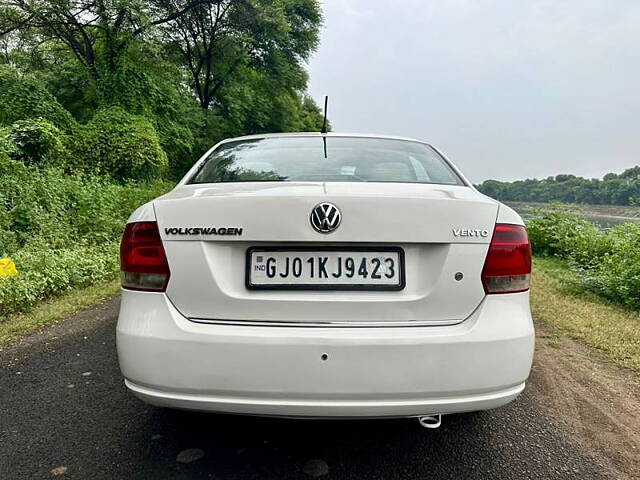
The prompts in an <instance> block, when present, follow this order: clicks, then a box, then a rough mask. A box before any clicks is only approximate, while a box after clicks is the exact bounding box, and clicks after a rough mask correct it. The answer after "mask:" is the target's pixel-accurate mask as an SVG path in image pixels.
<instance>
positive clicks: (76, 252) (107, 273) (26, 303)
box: [0, 242, 118, 320]
mask: <svg viewBox="0 0 640 480" xmlns="http://www.w3.org/2000/svg"><path fill="white" fill-rule="evenodd" d="M12 259H13V260H14V262H15V263H16V267H17V269H18V271H19V272H20V273H19V274H18V275H16V276H13V277H0V320H1V318H2V316H5V315H7V314H9V313H13V312H16V311H24V310H28V309H29V308H30V307H32V306H34V305H35V304H36V303H37V302H38V301H39V300H41V299H43V298H45V297H48V296H51V295H58V294H60V293H63V292H65V291H67V290H69V289H71V288H75V287H83V286H87V285H90V284H93V283H96V282H99V281H103V280H107V279H110V278H114V277H115V276H116V275H117V271H118V243H117V242H111V243H109V244H106V245H101V246H80V247H74V248H65V249H50V248H47V247H46V246H44V245H38V246H35V247H30V248H26V249H23V250H21V251H19V252H18V253H16V254H15V255H14V256H13V257H12Z"/></svg>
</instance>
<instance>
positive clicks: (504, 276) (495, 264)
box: [482, 223, 531, 293]
mask: <svg viewBox="0 0 640 480" xmlns="http://www.w3.org/2000/svg"><path fill="white" fill-rule="evenodd" d="M530 281H531V245H530V244H529V237H528V236H527V231H526V230H525V228H524V227H523V226H521V225H510V224H506V223H498V224H496V227H495V230H494V231H493V237H492V238H491V245H490V246H489V253H488V254H487V259H486V260H485V262H484V268H483V269H482V284H483V285H484V291H485V292H486V293H515V292H524V291H526V290H529V282H530Z"/></svg>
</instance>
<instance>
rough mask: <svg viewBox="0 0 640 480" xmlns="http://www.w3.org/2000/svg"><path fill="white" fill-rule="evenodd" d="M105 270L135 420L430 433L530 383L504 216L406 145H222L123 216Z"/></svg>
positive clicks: (511, 227)
mask: <svg viewBox="0 0 640 480" xmlns="http://www.w3.org/2000/svg"><path fill="white" fill-rule="evenodd" d="M121 270H122V288H123V290H122V304H121V308H120V317H119V320H118V326H117V344H118V356H119V360H120V367H121V369H122V373H123V375H124V377H125V383H126V386H127V387H128V388H129V389H130V390H131V391H132V392H133V393H134V394H135V395H136V396H138V397H140V398H141V399H142V400H144V401H146V402H148V403H151V404H153V405H158V406H166V407H174V408H180V409H192V410H204V411H213V412H227V413H238V414H253V415H277V416H286V417H334V418H335V417H341V418H350V417H412V416H415V417H419V418H420V417H426V418H427V419H428V422H431V423H430V424H431V425H433V424H439V419H440V415H442V414H448V413H453V412H466V411H475V410H485V409H490V408H494V407H499V406H501V405H504V404H506V403H508V402H510V401H511V400H513V399H514V398H516V396H517V395H518V394H519V393H520V392H522V390H523V389H524V387H525V381H526V379H527V377H528V375H529V371H530V369H531V362H532V357H533V348H534V329H533V324H532V321H531V313H530V309H529V281H530V274H531V249H530V245H529V240H528V237H527V233H526V230H525V228H524V226H523V222H522V219H521V218H520V217H519V216H518V215H517V214H516V213H515V212H514V211H513V210H511V209H510V208H509V207H507V206H505V205H502V204H501V203H499V202H497V201H495V200H492V199H490V198H488V197H486V196H484V195H482V194H481V193H479V192H478V191H477V190H475V189H474V187H473V186H472V185H471V183H469V181H467V180H466V179H465V178H464V176H463V175H462V174H461V173H460V172H459V171H458V170H457V169H456V168H455V167H454V166H453V165H452V164H451V163H450V162H449V161H448V160H447V159H446V158H445V157H444V156H443V155H442V154H440V153H439V152H438V151H437V150H436V149H434V148H433V147H431V146H429V145H428V144H425V143H423V142H420V141H416V140H409V139H399V138H392V137H381V136H364V135H340V134H326V135H323V134H313V133H303V134H281V135H280V134H279V135H257V136H248V137H241V138H235V139H230V140H225V141H223V142H221V143H219V144H218V145H216V146H215V147H213V148H212V149H211V150H210V151H209V152H208V153H207V154H206V155H205V156H204V157H203V158H202V159H201V160H200V161H198V162H197V163H196V165H195V166H194V167H193V169H192V170H191V171H190V172H189V173H188V174H187V175H186V176H185V177H184V178H183V179H182V180H181V181H180V182H179V183H178V185H177V186H176V187H175V189H173V190H172V191H171V192H169V193H168V194H166V195H164V196H162V197H160V198H157V199H155V200H153V201H152V202H150V203H148V204H146V205H143V206H142V207H140V208H139V209H138V210H136V211H135V212H134V213H133V215H132V216H131V218H130V219H129V223H128V225H127V227H126V230H125V233H124V236H123V239H122V245H121ZM428 422H427V423H428Z"/></svg>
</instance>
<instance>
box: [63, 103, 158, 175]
mask: <svg viewBox="0 0 640 480" xmlns="http://www.w3.org/2000/svg"><path fill="white" fill-rule="evenodd" d="M73 154H74V155H75V156H76V157H77V158H78V159H79V163H80V164H82V165H85V166H89V168H90V169H92V170H94V171H95V172H97V173H99V174H103V175H111V176H113V177H114V178H116V179H118V180H126V179H135V180H152V179H158V178H162V177H163V175H164V174H165V173H166V171H167V167H168V161H167V156H166V154H165V153H164V150H162V147H161V146H160V139H159V138H158V134H157V132H156V130H155V128H154V127H153V124H152V123H151V122H150V121H149V120H147V119H146V118H144V117H141V116H136V115H131V114H130V113H127V112H126V111H125V110H124V109H122V108H120V107H111V108H108V109H104V110H101V111H99V112H98V113H97V114H96V116H95V117H93V119H92V120H91V121H90V122H89V123H88V124H87V125H86V126H84V127H82V128H81V129H80V131H79V133H78V136H77V139H76V140H75V144H74V145H73Z"/></svg>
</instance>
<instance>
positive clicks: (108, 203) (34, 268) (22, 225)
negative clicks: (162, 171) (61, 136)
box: [0, 135, 171, 320]
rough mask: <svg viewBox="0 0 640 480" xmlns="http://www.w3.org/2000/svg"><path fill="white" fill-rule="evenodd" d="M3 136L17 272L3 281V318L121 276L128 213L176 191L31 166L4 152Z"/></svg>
mask: <svg viewBox="0 0 640 480" xmlns="http://www.w3.org/2000/svg"><path fill="white" fill-rule="evenodd" d="M1 138H2V136H1V135H0V258H2V257H9V258H11V259H12V260H13V261H14V262H15V263H16V266H17V269H18V272H19V274H18V275H17V276H15V277H5V278H0V317H1V316H3V315H6V314H8V313H11V312H15V311H22V310H25V309H28V308H30V307H31V306H33V305H34V304H35V303H36V302H37V301H38V300H40V299H42V298H46V297H48V296H51V295H56V294H58V293H61V292H63V291H65V290H67V289H69V288H73V287H79V286H84V285H89V284H92V283H95V282H97V281H102V280H107V279H109V278H112V277H113V276H114V275H116V274H117V270H118V268H117V266H118V255H117V247H118V242H119V240H120V236H121V235H122V230H123V228H124V223H125V222H126V219H127V217H128V216H129V215H130V214H131V212H133V210H135V209H136V208H137V207H138V206H140V205H142V204H143V203H146V202H147V201H149V200H151V199H153V198H155V197H157V196H159V195H161V194H163V193H165V192H166V191H167V190H169V189H170V188H171V185H170V184H168V183H166V182H160V181H156V182H139V183H133V182H130V183H126V184H121V183H116V182H114V181H113V180H109V179H108V178H106V177H100V176H95V175H86V174H76V175H68V174H66V173H65V172H64V171H63V170H61V169H59V168H50V167H45V168H39V167H36V166H33V165H25V164H23V163H22V162H20V161H17V160H13V159H11V158H10V157H9V156H8V155H3V154H2V148H3V147H2V145H3V142H2V141H1ZM0 320H1V318H0Z"/></svg>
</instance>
